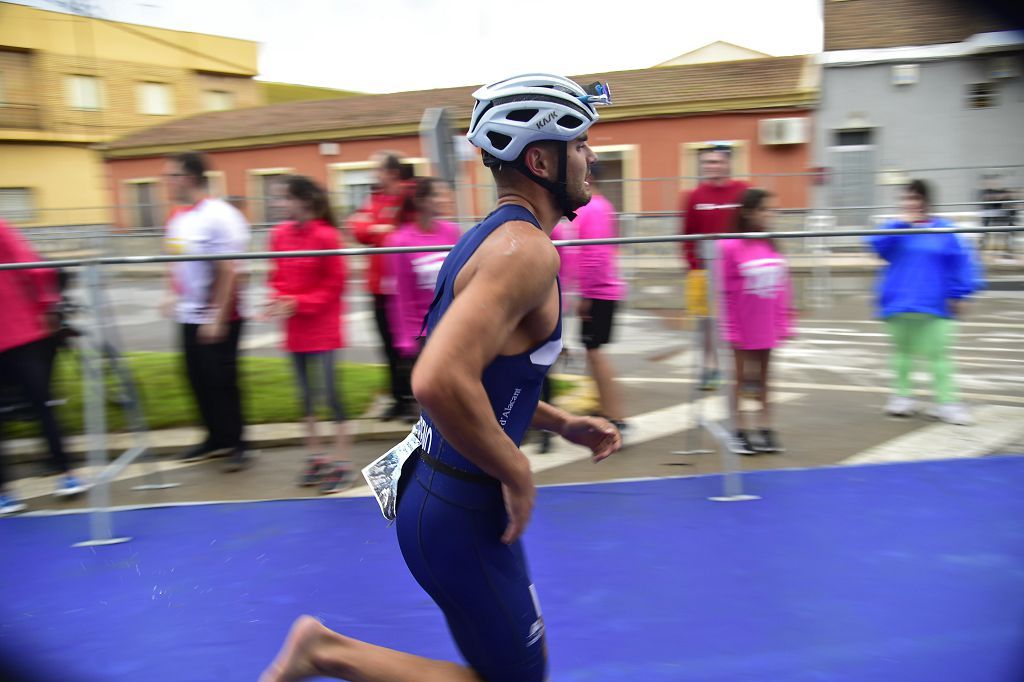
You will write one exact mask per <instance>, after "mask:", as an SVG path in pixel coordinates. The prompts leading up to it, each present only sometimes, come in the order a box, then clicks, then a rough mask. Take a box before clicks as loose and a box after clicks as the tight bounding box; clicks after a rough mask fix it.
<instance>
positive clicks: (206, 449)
mask: <svg viewBox="0 0 1024 682" xmlns="http://www.w3.org/2000/svg"><path fill="white" fill-rule="evenodd" d="M229 452H230V448H216V447H214V446H212V445H210V444H209V443H205V442H204V443H199V444H198V445H193V446H192V447H190V448H189V449H187V450H185V451H183V452H182V453H181V454H179V455H178V461H179V462H202V461H203V460H204V459H209V458H211V457H218V456H221V457H222V456H224V455H226V454H228V453H229Z"/></svg>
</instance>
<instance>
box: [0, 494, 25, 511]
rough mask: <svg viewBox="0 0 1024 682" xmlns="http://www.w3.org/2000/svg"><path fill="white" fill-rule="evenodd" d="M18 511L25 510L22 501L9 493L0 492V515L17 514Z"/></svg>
mask: <svg viewBox="0 0 1024 682" xmlns="http://www.w3.org/2000/svg"><path fill="white" fill-rule="evenodd" d="M20 511H25V505H24V503H22V502H19V501H18V500H16V499H14V498H13V497H11V496H10V495H3V494H0V516H4V515H6V514H17V513H18V512H20Z"/></svg>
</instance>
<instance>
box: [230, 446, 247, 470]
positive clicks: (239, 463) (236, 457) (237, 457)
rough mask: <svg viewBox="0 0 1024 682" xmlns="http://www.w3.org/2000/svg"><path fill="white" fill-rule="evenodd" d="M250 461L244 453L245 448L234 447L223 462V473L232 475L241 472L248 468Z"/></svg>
mask: <svg viewBox="0 0 1024 682" xmlns="http://www.w3.org/2000/svg"><path fill="white" fill-rule="evenodd" d="M251 459H252V457H251V456H250V455H249V453H248V452H246V451H245V446H243V445H238V446H235V447H234V448H232V449H231V454H229V455H228V459H227V461H226V462H224V472H225V473H229V474H233V473H234V472H236V471H241V470H242V469H244V468H246V467H247V466H249V461H250V460H251Z"/></svg>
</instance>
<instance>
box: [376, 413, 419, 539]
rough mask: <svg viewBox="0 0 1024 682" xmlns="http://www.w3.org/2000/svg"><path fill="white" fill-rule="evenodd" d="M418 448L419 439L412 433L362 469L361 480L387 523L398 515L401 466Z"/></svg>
mask: <svg viewBox="0 0 1024 682" xmlns="http://www.w3.org/2000/svg"><path fill="white" fill-rule="evenodd" d="M419 446H420V439H419V438H417V437H416V433H415V431H414V432H412V433H410V434H409V435H408V436H406V437H405V440H403V441H402V442H401V443H399V444H398V445H396V446H395V447H393V448H391V449H390V450H388V451H387V452H385V453H384V454H383V455H381V456H380V457H378V458H377V459H375V460H373V461H372V462H370V463H369V464H367V465H366V467H365V468H364V469H363V478H365V479H366V484H367V485H368V486H370V490H372V491H373V496H374V497H375V498H377V504H378V505H380V512H381V513H382V514H383V515H384V518H385V519H387V520H388V521H394V520H395V516H397V514H398V479H400V478H401V477H402V466H403V465H404V464H405V460H407V459H409V455H411V454H412V453H413V452H415V451H416V448H418V447H419Z"/></svg>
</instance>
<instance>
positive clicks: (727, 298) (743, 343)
mask: <svg viewBox="0 0 1024 682" xmlns="http://www.w3.org/2000/svg"><path fill="white" fill-rule="evenodd" d="M772 203H773V201H772V195H771V194H769V193H768V192H766V191H765V190H763V189H748V190H746V191H745V192H744V194H743V198H742V199H741V202H740V208H739V211H738V212H737V216H736V231H737V232H763V231H767V230H769V229H770V221H771V216H772V207H771V206H770V204H772ZM718 257H719V273H720V292H721V296H722V302H723V305H722V307H721V311H722V313H721V326H722V335H723V336H724V337H725V340H726V341H727V342H728V343H729V345H730V346H732V349H733V355H734V357H735V360H736V371H735V375H734V376H735V382H734V385H733V393H732V413H733V415H734V417H735V419H736V429H737V431H736V439H735V442H734V450H735V451H736V452H737V453H739V454H744V455H752V454H754V453H756V452H782V447H781V446H780V445H779V443H778V439H777V438H776V436H775V431H774V430H773V429H772V425H771V422H772V414H771V410H770V406H769V403H768V368H769V364H770V360H771V352H772V349H773V348H775V347H776V346H778V345H779V343H781V342H782V340H783V339H786V338H789V337H790V335H791V333H790V309H789V305H790V290H791V285H790V280H789V270H788V268H787V267H786V259H785V258H784V257H783V256H782V254H780V253H779V252H778V251H777V250H776V249H775V244H774V243H773V242H772V240H771V239H725V240H722V241H720V242H719V243H718ZM752 377H756V378H753V383H756V385H757V388H756V393H757V399H758V401H759V402H760V403H761V410H760V412H759V413H758V415H757V430H756V431H755V430H747V429H746V428H745V422H746V418H745V416H744V415H743V413H741V412H740V411H739V398H740V393H741V392H742V391H743V386H744V383H745V382H747V381H750V380H751V378H752Z"/></svg>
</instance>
